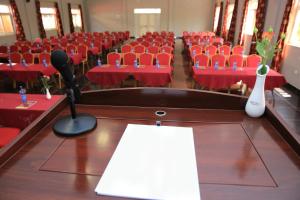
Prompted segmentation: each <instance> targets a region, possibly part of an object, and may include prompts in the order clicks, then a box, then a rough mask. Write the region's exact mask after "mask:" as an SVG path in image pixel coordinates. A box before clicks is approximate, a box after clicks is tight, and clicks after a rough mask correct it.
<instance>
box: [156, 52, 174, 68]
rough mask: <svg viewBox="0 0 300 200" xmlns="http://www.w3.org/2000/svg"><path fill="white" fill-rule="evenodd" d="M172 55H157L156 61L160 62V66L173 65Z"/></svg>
mask: <svg viewBox="0 0 300 200" xmlns="http://www.w3.org/2000/svg"><path fill="white" fill-rule="evenodd" d="M171 58H172V57H171V54H168V53H159V54H157V55H156V60H158V61H159V64H160V65H171Z"/></svg>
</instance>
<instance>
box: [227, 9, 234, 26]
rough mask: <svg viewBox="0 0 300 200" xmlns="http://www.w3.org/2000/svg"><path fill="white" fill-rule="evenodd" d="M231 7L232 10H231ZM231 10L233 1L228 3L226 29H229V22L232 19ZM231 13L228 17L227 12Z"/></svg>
mask: <svg viewBox="0 0 300 200" xmlns="http://www.w3.org/2000/svg"><path fill="white" fill-rule="evenodd" d="M231 8H232V10H231ZM233 10H234V3H231V4H229V5H228V12H227V21H226V31H229V29H230V24H231V20H232V15H233ZM230 13H231V17H230V18H229V14H230Z"/></svg>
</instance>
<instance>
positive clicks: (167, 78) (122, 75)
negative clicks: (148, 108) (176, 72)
mask: <svg viewBox="0 0 300 200" xmlns="http://www.w3.org/2000/svg"><path fill="white" fill-rule="evenodd" d="M171 71H172V68H171V66H160V68H159V69H158V68H156V67H155V66H153V65H149V66H145V65H143V66H139V68H135V67H134V66H127V65H122V66H121V68H117V67H116V66H113V65H102V66H100V67H94V68H92V69H91V70H89V71H88V72H87V73H86V77H87V78H88V79H89V80H90V81H91V82H93V83H96V84H99V85H103V86H111V85H119V84H121V82H122V81H123V80H125V79H126V78H127V77H128V76H129V75H132V76H134V78H135V79H136V80H138V81H139V82H140V83H142V84H143V85H145V86H163V85H166V84H168V83H170V82H171Z"/></svg>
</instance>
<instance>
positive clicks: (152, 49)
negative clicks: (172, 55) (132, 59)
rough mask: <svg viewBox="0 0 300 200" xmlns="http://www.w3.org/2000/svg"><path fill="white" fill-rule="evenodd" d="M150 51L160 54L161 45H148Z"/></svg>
mask: <svg viewBox="0 0 300 200" xmlns="http://www.w3.org/2000/svg"><path fill="white" fill-rule="evenodd" d="M148 53H152V54H158V53H159V47H158V46H150V47H148Z"/></svg>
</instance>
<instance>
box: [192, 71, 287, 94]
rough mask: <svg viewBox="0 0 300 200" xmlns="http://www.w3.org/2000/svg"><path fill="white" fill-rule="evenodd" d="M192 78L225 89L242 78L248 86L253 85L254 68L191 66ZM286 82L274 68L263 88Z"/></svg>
mask: <svg viewBox="0 0 300 200" xmlns="http://www.w3.org/2000/svg"><path fill="white" fill-rule="evenodd" d="M193 72H194V80H195V81H196V82H197V83H198V84H199V85H201V86H204V87H207V88H209V89H227V88H229V87H230V86H231V85H232V84H235V83H236V82H238V81H240V80H242V81H243V82H244V83H246V84H247V85H248V86H249V87H250V88H253V87H254V84H255V80H256V68H243V69H242V70H236V71H233V70H232V69H219V70H214V69H212V68H207V69H195V67H193ZM285 83H286V80H285V78H284V76H283V75H282V74H280V73H278V72H276V71H274V70H270V71H269V73H268V75H267V77H266V82H265V89H266V90H272V89H274V88H275V87H280V86H282V85H283V84H285Z"/></svg>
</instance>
